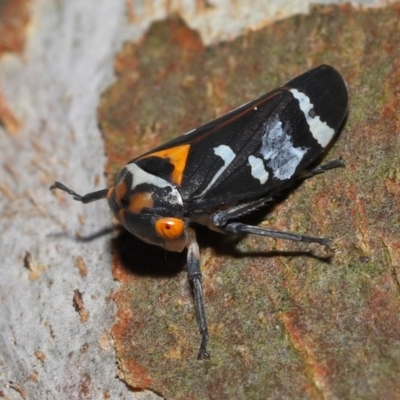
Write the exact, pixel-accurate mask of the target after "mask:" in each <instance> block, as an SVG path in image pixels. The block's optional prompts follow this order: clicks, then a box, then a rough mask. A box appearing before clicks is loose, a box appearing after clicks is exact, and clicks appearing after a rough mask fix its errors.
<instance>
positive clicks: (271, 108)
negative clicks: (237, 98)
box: [50, 65, 348, 359]
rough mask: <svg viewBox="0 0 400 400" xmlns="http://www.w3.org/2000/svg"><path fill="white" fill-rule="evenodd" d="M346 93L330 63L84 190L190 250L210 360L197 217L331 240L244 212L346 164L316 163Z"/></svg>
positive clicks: (154, 239)
mask: <svg viewBox="0 0 400 400" xmlns="http://www.w3.org/2000/svg"><path fill="white" fill-rule="evenodd" d="M347 106H348V93H347V88H346V84H345V82H344V80H343V78H342V77H341V75H340V74H339V73H338V72H337V71H336V70H335V69H334V68H332V67H330V66H328V65H321V66H319V67H317V68H315V69H312V70H310V71H308V72H306V73H304V74H302V75H300V76H298V77H297V78H295V79H293V80H291V81H290V82H288V83H287V84H286V85H284V86H282V87H280V88H278V89H275V90H273V91H271V92H269V93H267V94H265V95H263V96H261V97H259V98H258V99H256V100H253V101H250V102H248V103H246V104H244V105H242V106H240V107H238V108H236V109H235V110H233V111H231V112H229V113H228V114H226V115H224V116H222V117H220V118H217V119H215V120H214V121H212V122H209V123H208V124H205V125H203V126H201V127H199V128H197V129H194V130H192V131H190V132H188V133H186V134H185V135H183V136H180V137H178V138H176V139H174V140H172V141H170V142H168V143H166V144H164V145H162V146H159V147H157V148H156V149H153V150H151V151H149V152H147V153H145V154H143V155H141V156H139V157H137V158H135V159H133V160H132V161H130V162H129V163H128V164H126V165H125V166H124V167H123V168H122V169H121V170H120V171H119V173H118V175H117V178H116V180H115V184H114V186H112V187H111V188H110V189H104V190H100V191H97V192H93V193H88V194H86V195H83V196H81V195H79V194H78V193H76V192H74V191H73V190H71V189H69V188H68V187H66V186H64V185H63V184H62V183H60V182H55V183H54V184H53V185H52V186H51V188H50V189H61V190H63V191H65V192H67V193H68V194H70V195H72V196H73V198H74V199H75V200H77V201H80V202H82V203H90V202H92V201H96V200H100V199H103V198H107V200H108V203H109V206H110V208H111V210H112V212H113V214H114V216H115V217H116V218H117V219H118V221H119V222H120V223H121V224H122V225H123V226H124V227H125V228H126V229H127V230H128V231H129V232H131V233H132V234H134V235H135V236H137V237H138V238H140V239H141V240H143V241H144V242H147V243H151V244H154V245H157V246H161V247H163V248H164V249H166V250H169V251H178V252H181V251H183V250H185V249H187V268H188V275H189V279H190V281H191V282H192V286H193V295H194V303H195V309H196V314H197V319H198V324H199V330H200V334H201V342H200V349H199V353H198V359H207V358H209V353H208V351H207V342H208V339H209V335H208V329H207V322H206V314H205V309H204V304H203V292H202V283H201V270H200V254H199V246H198V244H197V241H196V233H195V230H194V229H193V227H192V224H195V223H198V224H202V225H205V226H207V227H208V228H209V229H212V230H214V231H217V232H221V233H224V234H246V233H252V234H255V235H262V236H269V237H273V238H283V239H289V240H296V241H302V242H315V243H319V244H321V245H327V244H328V243H329V240H328V239H325V238H315V237H310V236H305V235H301V234H298V233H288V232H281V231H274V230H269V229H264V228H260V227H257V226H252V225H246V224H244V223H241V222H240V221H238V219H239V217H241V216H242V215H244V214H247V213H250V212H251V211H254V210H256V209H258V208H260V207H262V206H264V205H265V204H266V203H268V202H270V201H271V200H273V199H274V197H276V195H277V194H278V193H279V192H280V191H282V190H283V189H286V188H288V187H289V186H290V185H291V184H292V183H293V182H295V181H298V180H301V179H305V178H309V177H311V176H314V175H316V174H319V173H322V172H325V171H326V170H328V169H331V168H336V167H338V166H341V165H342V162H341V161H340V160H335V161H333V162H330V163H328V164H325V165H323V166H319V167H316V168H314V169H307V168H309V166H310V164H312V163H313V162H314V161H315V160H316V159H317V158H318V157H319V156H320V155H321V154H322V153H323V151H324V149H325V148H326V147H327V145H328V144H329V142H330V141H331V140H332V138H333V137H334V136H335V134H336V133H337V132H338V130H339V128H340V127H341V125H342V124H343V121H344V119H345V117H346V114H347Z"/></svg>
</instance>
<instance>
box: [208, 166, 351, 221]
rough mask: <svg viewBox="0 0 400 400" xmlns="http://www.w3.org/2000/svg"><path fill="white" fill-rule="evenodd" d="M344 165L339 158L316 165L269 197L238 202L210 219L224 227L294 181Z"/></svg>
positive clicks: (265, 201) (268, 199)
mask: <svg viewBox="0 0 400 400" xmlns="http://www.w3.org/2000/svg"><path fill="white" fill-rule="evenodd" d="M344 165H345V164H344V162H343V160H342V159H340V158H339V159H337V160H333V161H330V162H328V163H326V164H323V165H319V166H318V167H315V168H313V169H311V170H305V171H303V172H302V173H301V174H300V175H298V176H296V177H294V178H293V179H291V180H289V181H288V182H286V183H285V184H284V185H282V186H279V187H278V188H276V189H275V190H272V191H270V192H269V193H268V197H264V198H261V199H257V200H254V201H251V202H249V203H242V204H238V205H236V206H233V207H230V208H228V209H226V210H218V211H216V212H214V213H213V214H212V215H211V216H210V220H211V222H212V223H213V224H214V225H215V226H219V227H223V226H224V225H225V224H226V223H227V222H228V221H229V220H230V219H234V218H238V217H240V216H242V215H245V214H248V213H250V212H251V211H254V210H256V209H258V208H260V207H263V206H265V205H266V204H267V203H269V202H271V201H273V200H274V198H275V196H277V195H279V194H280V193H281V192H282V191H284V190H285V189H287V188H289V187H290V186H291V185H293V183H294V182H296V181H299V180H302V179H309V178H312V177H313V176H315V175H319V174H323V173H324V172H326V171H329V170H330V169H334V168H342V167H344Z"/></svg>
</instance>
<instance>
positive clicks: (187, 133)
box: [183, 128, 197, 136]
mask: <svg viewBox="0 0 400 400" xmlns="http://www.w3.org/2000/svg"><path fill="white" fill-rule="evenodd" d="M196 129H197V128H194V129H192V130H190V131H189V132H186V133H184V134H183V136H185V135H189V133H192V132H194V131H195V130H196Z"/></svg>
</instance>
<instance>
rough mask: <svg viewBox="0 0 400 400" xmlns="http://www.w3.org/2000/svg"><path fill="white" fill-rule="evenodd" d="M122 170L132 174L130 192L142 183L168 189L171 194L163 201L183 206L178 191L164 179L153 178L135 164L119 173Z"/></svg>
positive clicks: (126, 166)
mask: <svg viewBox="0 0 400 400" xmlns="http://www.w3.org/2000/svg"><path fill="white" fill-rule="evenodd" d="M124 169H125V170H126V171H127V173H130V174H132V186H131V189H132V190H133V189H135V188H136V186H138V185H140V184H142V183H148V184H150V185H154V186H156V187H159V188H165V187H170V188H171V192H170V193H169V194H168V198H167V199H165V200H166V201H167V202H172V203H174V204H181V205H182V204H183V201H182V197H181V195H180V193H179V191H178V189H176V188H175V187H174V186H172V185H171V184H170V183H169V182H167V181H166V180H165V179H162V178H160V177H159V176H155V175H153V174H149V173H148V172H146V171H144V170H143V169H142V168H140V167H139V166H138V165H136V164H135V163H132V164H127V165H125V167H124V168H123V169H122V170H121V171H123V170H124ZM118 175H119V174H118Z"/></svg>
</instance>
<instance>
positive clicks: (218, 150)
mask: <svg viewBox="0 0 400 400" xmlns="http://www.w3.org/2000/svg"><path fill="white" fill-rule="evenodd" d="M214 154H215V155H216V156H218V157H221V158H222V161H223V162H224V165H223V166H222V167H221V168H220V169H219V170H218V171H217V173H216V174H215V175H214V177H213V178H212V180H211V182H210V183H209V184H208V185H207V187H206V188H205V189H204V190H203V191H202V192H201V194H200V196H202V195H203V194H204V193H205V192H206V191H207V190H208V189H209V188H210V187H211V186H212V185H213V184H214V182H215V181H216V180H217V179H218V178H219V177H220V176H221V174H222V173H223V172H224V171H225V170H226V169H227V168H228V167H229V165H230V164H231V162H232V161H233V160H234V159H235V157H236V154H235V153H234V152H233V151H232V149H231V148H230V147H229V146H227V145H225V144H221V145H219V146H218V147H214Z"/></svg>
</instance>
